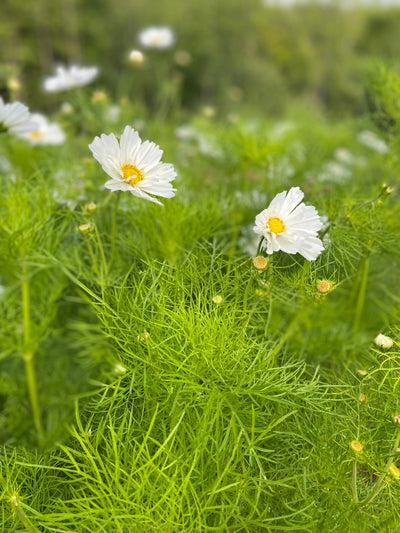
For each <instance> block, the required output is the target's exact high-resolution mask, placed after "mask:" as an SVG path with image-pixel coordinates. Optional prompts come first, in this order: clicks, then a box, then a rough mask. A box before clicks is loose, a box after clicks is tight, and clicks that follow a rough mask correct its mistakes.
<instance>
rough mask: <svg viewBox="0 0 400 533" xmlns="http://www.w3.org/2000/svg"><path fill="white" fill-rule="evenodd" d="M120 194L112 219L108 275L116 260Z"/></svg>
mask: <svg viewBox="0 0 400 533" xmlns="http://www.w3.org/2000/svg"><path fill="white" fill-rule="evenodd" d="M120 196H121V195H120V194H118V193H117V194H116V200H115V204H114V212H113V219H112V227H111V255H110V263H109V265H108V273H107V274H110V272H111V268H112V265H113V263H114V258H115V240H116V234H117V214H118V204H119V198H120Z"/></svg>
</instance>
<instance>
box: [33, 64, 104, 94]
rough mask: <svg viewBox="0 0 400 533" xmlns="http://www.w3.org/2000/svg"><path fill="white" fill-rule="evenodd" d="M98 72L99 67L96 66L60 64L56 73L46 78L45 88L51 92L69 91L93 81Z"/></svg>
mask: <svg viewBox="0 0 400 533" xmlns="http://www.w3.org/2000/svg"><path fill="white" fill-rule="evenodd" d="M98 74H99V69H98V68H97V67H95V66H93V67H80V66H78V65H71V66H70V67H64V66H62V65H59V66H58V67H56V72H55V75H54V76H51V77H49V78H46V79H45V80H44V82H43V88H44V90H45V91H47V92H49V93H57V92H60V91H67V90H69V89H74V88H75V87H82V86H83V85H88V84H89V83H92V81H93V80H94V79H95V78H97V76H98Z"/></svg>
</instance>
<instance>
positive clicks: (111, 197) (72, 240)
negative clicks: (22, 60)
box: [0, 24, 400, 533]
mask: <svg viewBox="0 0 400 533" xmlns="http://www.w3.org/2000/svg"><path fill="white" fill-rule="evenodd" d="M178 45H179V31H178V30H177V29H174V28H172V27H170V26H168V25H165V24H164V25H161V24H153V25H149V26H148V27H143V28H141V31H140V32H138V38H137V47H136V48H134V49H131V50H128V51H127V54H126V57H127V58H129V59H128V61H129V63H130V68H132V69H133V72H139V73H140V72H142V71H141V70H140V69H143V68H145V67H144V65H146V64H147V67H146V68H153V67H151V65H152V61H154V72H156V71H157V72H158V74H159V76H160V77H158V78H157V74H155V77H154V89H153V90H154V93H153V94H152V95H151V98H150V97H149V98H148V99H146V93H145V92H140V91H139V92H140V95H138V96H137V97H136V95H135V93H134V92H127V93H126V94H120V95H117V94H116V93H115V92H114V87H113V86H110V87H108V88H106V87H105V86H104V84H103V82H102V81H101V75H102V74H101V72H102V70H104V69H105V68H106V66H105V65H102V64H100V59H99V64H96V65H95V64H90V63H86V64H79V63H76V62H75V63H71V64H67V63H64V64H61V63H59V64H57V65H56V64H55V65H54V68H53V70H52V71H51V72H46V73H43V77H42V80H41V86H40V88H38V89H37V90H38V93H37V94H39V93H41V94H42V98H43V102H47V104H48V107H47V104H45V103H43V107H40V106H38V105H37V104H36V102H37V101H38V97H37V95H35V97H34V98H33V101H34V102H35V107H34V108H31V103H30V102H31V100H30V98H29V94H27V92H25V93H24V91H23V90H22V89H21V88H17V87H16V86H15V87H14V89H13V87H12V84H11V88H10V84H9V85H8V89H9V90H8V91H7V94H4V95H3V97H2V98H1V99H0V139H1V144H0V184H1V194H0V347H1V350H0V439H1V456H0V465H1V470H0V495H1V497H0V524H1V525H0V531H2V532H4V533H11V532H15V533H17V532H28V533H36V532H46V533H47V532H52V533H89V532H96V533H97V532H107V533H130V532H138V533H141V532H162V533H164V532H165V533H174V532H184V533H195V532H196V533H197V532H198V533H203V532H221V533H222V532H229V533H234V532H237V533H239V532H240V533H244V532H247V533H257V532H264V531H266V532H271V533H274V532H278V531H287V532H294V531H303V532H310V533H312V532H315V533H317V532H333V531H335V532H350V533H363V532H370V531H376V532H396V531H398V530H399V528H400V511H399V509H400V507H399V503H400V400H399V383H400V380H399V370H400V352H399V345H400V328H399V319H400V289H399V279H400V278H399V275H400V268H399V265H400V246H399V230H400V223H399V220H400V201H399V182H400V178H399V176H400V157H399V153H400V151H399V148H400V147H399V145H400V107H399V102H400V89H399V87H400V76H399V74H398V73H397V70H396V69H395V68H392V67H390V66H388V65H385V64H382V63H380V64H379V65H378V66H377V65H375V67H374V68H375V70H374V73H375V74H374V76H375V77H373V80H374V83H372V82H371V79H372V78H371V77H370V78H369V82H368V83H369V84H368V83H367V82H366V91H368V98H369V99H370V106H369V108H368V106H366V107H365V111H364V112H363V113H358V114H357V113H354V114H352V115H351V116H345V117H344V116H343V117H339V118H336V119H335V118H332V116H330V115H329V113H325V112H324V111H323V110H321V109H320V108H319V107H318V106H317V105H315V106H309V105H305V104H304V102H303V103H299V102H296V105H293V106H288V108H287V109H286V111H285V113H283V114H282V116H279V117H278V116H271V115H269V114H268V113H261V112H260V111H259V109H258V108H257V106H253V107H251V106H247V105H243V106H240V105H237V106H236V107H235V109H234V110H233V111H232V110H230V111H229V112H227V113H226V112H225V109H224V110H223V111H222V110H221V109H220V108H218V106H216V105H212V104H213V102H208V103H207V104H206V105H199V106H197V108H195V109H193V108H187V107H185V105H184V101H183V99H182V98H181V96H182V94H181V93H179V91H178V90H177V86H176V85H175V84H174V82H173V80H172V81H171V78H169V77H168V75H167V74H165V73H168V72H169V71H168V68H167V67H165V68H164V70H163V69H162V68H160V69H159V68H158V67H159V66H160V65H163V64H164V63H165V62H166V61H167V59H166V58H167V57H169V56H167V55H164V56H162V55H159V56H157V55H156V54H167V53H170V52H173V53H174V54H175V56H174V57H175V59H174V61H176V57H177V56H176V52H177V51H180V52H181V53H180V55H178V59H179V61H180V67H179V68H186V67H189V64H190V62H191V61H192V60H193V57H192V55H191V53H190V50H183V49H180V48H179V47H178ZM174 47H175V48H174ZM168 51H169V52H168ZM151 54H155V55H154V58H153V59H152V56H151ZM163 57H164V60H163V59H162V58H163ZM163 61H164V63H163ZM149 65H150V67H149ZM156 67H157V68H156ZM163 73H164V74H165V75H166V78H162V77H161V74H163ZM15 81H16V80H14V82H15ZM169 82H171V83H169ZM141 89H143V87H141ZM227 90H228V89H227ZM18 91H19V92H18ZM121 91H122V93H123V88H122V89H121ZM229 91H230V93H229V94H231V97H233V98H232V101H233V102H235V101H239V100H241V99H242V97H243V95H242V93H241V91H240V88H239V87H236V86H233V87H230V88H229ZM229 91H228V92H229ZM20 96H24V98H22V97H20ZM47 99H49V101H48V100H47ZM371 102H372V104H373V105H372V104H371ZM202 104H203V103H202ZM49 108H51V109H49Z"/></svg>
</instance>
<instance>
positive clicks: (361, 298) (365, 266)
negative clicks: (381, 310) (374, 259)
mask: <svg viewBox="0 0 400 533" xmlns="http://www.w3.org/2000/svg"><path fill="white" fill-rule="evenodd" d="M369 259H370V257H369V255H367V256H366V257H364V258H363V259H362V263H361V264H360V275H361V280H360V286H359V291H358V297H357V303H356V310H355V314H354V320H353V339H355V337H356V336H357V333H358V330H359V328H360V322H361V315H362V312H363V308H364V302H365V294H366V290H367V281H368V271H369Z"/></svg>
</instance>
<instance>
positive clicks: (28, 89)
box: [0, 0, 400, 115]
mask: <svg viewBox="0 0 400 533" xmlns="http://www.w3.org/2000/svg"><path fill="white" fill-rule="evenodd" d="M148 25H167V26H170V27H171V28H173V29H174V31H175V32H176V37H177V39H176V43H175V45H174V47H173V48H171V49H170V50H153V51H149V52H148V54H147V56H148V57H147V60H146V61H145V63H144V64H143V65H141V66H138V65H137V66H136V67H135V66H133V65H132V64H130V63H129V61H128V54H129V51H130V50H131V49H134V48H139V46H138V42H137V35H138V32H139V31H140V30H141V29H142V28H144V27H146V26H148ZM0 35H1V47H0V84H1V87H2V88H3V90H4V88H6V87H7V86H8V85H9V82H10V79H11V80H19V82H20V83H21V88H20V89H19V90H18V91H16V94H14V96H15V97H18V98H19V99H20V100H23V101H25V102H27V103H28V104H29V105H30V106H31V107H33V108H38V109H43V108H48V109H49V108H51V107H52V105H54V103H55V102H57V99H56V98H55V97H54V95H47V94H45V93H43V91H42V89H41V84H42V79H43V77H44V76H47V75H50V74H51V73H52V71H53V67H54V65H55V64H56V63H57V62H63V63H72V62H78V63H80V64H83V65H91V64H96V65H99V66H100V68H101V75H100V77H99V80H98V81H97V82H96V87H101V88H103V89H105V90H106V91H107V92H108V93H110V95H111V96H112V97H113V98H120V97H122V96H126V97H128V98H130V99H132V100H134V99H141V100H144V101H145V102H146V103H147V104H148V105H149V106H151V105H153V104H154V103H155V101H156V98H157V93H159V92H160V90H162V91H164V93H165V94H167V95H168V94H169V93H170V94H174V95H175V96H174V98H175V99H176V98H177V95H178V97H179V105H183V106H184V107H187V108H198V107H199V106H202V105H206V104H211V105H215V106H216V107H217V108H218V109H220V110H223V111H229V110H232V109H235V106H240V105H244V106H246V107H249V108H257V109H258V110H259V111H260V112H265V113H269V114H271V113H273V114H280V113H282V112H283V111H284V109H285V107H286V106H287V105H288V104H289V103H293V102H296V101H301V102H306V103H310V105H314V106H315V105H316V106H318V107H320V108H322V109H324V110H327V111H328V112H331V113H334V114H336V115H344V114H349V113H352V114H357V113H360V112H363V110H365V108H366V105H367V99H366V98H365V95H364V78H365V75H366V72H367V71H368V68H369V65H370V63H371V59H380V60H383V61H386V62H389V63H390V62H393V61H396V59H397V58H398V57H399V56H400V39H399V38H398V36H399V35H400V8H399V9H397V8H390V9H379V8H372V7H368V8H367V7H354V8H347V9H342V8H340V7H339V6H338V5H334V4H331V5H316V4H304V5H297V6H294V7H293V8H291V9H287V8H280V7H276V6H275V7H273V6H271V7H266V6H265V5H263V4H262V2H261V0H186V1H182V0H153V1H151V0H130V1H127V0H36V1H35V2H32V3H31V2H26V1H25V0H2V1H1V3H0ZM181 51H186V52H188V53H189V54H190V56H189V55H188V54H186V56H182V54H181V55H180V56H179V52H181ZM146 53H147V52H146ZM182 57H185V58H186V59H185V61H182ZM179 58H181V59H180V60H179Z"/></svg>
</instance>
